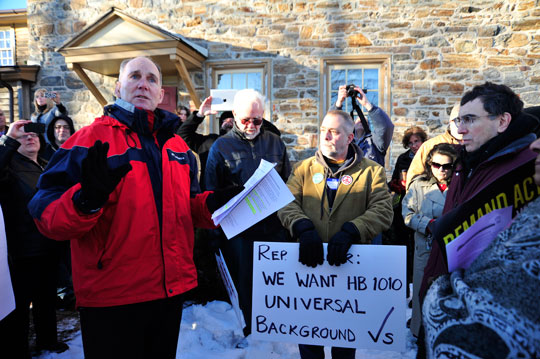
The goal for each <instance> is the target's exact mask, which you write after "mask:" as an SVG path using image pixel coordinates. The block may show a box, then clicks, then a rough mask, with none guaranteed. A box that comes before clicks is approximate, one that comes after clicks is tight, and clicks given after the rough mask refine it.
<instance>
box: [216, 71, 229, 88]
mask: <svg viewBox="0 0 540 359" xmlns="http://www.w3.org/2000/svg"><path fill="white" fill-rule="evenodd" d="M217 82H218V84H217V88H218V89H222V90H223V89H230V88H231V74H218V80H217Z"/></svg>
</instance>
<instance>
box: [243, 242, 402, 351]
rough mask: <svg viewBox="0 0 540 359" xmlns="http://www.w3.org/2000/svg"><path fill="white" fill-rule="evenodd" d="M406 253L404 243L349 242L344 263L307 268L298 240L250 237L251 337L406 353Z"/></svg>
mask: <svg viewBox="0 0 540 359" xmlns="http://www.w3.org/2000/svg"><path fill="white" fill-rule="evenodd" d="M325 253H326V244H325ZM325 256H326V254H325ZM405 258H406V255H405V247H404V246H375V245H353V246H352V247H351V249H350V251H349V260H348V262H347V263H345V264H343V265H341V266H339V267H336V266H330V265H329V264H328V263H327V262H326V261H325V262H324V264H323V265H320V266H317V267H316V268H311V267H307V266H304V265H302V264H301V263H299V262H298V244H297V243H271V242H255V246H254V257H253V314H252V317H253V319H252V335H253V338H254V339H259V340H269V341H281V342H293V343H300V344H317V345H326V346H336V347H348V348H366V349H379V350H393V351H404V350H405V331H406V327H405V322H406V316H405V311H406V308H405V307H406V297H405V296H406V280H405V260H406V259H405Z"/></svg>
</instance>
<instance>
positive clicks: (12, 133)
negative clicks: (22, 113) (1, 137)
mask: <svg viewBox="0 0 540 359" xmlns="http://www.w3.org/2000/svg"><path fill="white" fill-rule="evenodd" d="M31 123H32V122H31V121H29V120H19V121H16V122H14V123H13V124H11V125H10V126H9V130H8V132H7V133H6V136H8V137H11V138H13V139H14V140H17V141H18V140H19V138H21V137H23V136H24V135H25V134H26V132H29V131H25V130H24V126H26V125H27V124H31Z"/></svg>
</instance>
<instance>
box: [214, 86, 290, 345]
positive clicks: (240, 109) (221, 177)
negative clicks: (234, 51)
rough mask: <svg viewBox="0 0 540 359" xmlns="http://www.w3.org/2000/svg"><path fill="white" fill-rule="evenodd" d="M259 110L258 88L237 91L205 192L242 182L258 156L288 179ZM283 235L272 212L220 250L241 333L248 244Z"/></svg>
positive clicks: (277, 142) (247, 294) (280, 147)
mask: <svg viewBox="0 0 540 359" xmlns="http://www.w3.org/2000/svg"><path fill="white" fill-rule="evenodd" d="M264 108H265V99H264V97H263V96H262V95H261V94H260V93H259V92H257V91H255V90H252V89H245V90H241V91H238V92H237V93H236V96H235V97H234V103H233V115H234V127H233V129H232V130H230V131H229V132H228V133H227V134H226V135H224V136H221V137H219V138H218V139H217V140H216V142H214V144H213V145H212V148H211V149H210V153H209V155H208V161H207V163H206V177H205V181H206V189H207V190H210V191H211V190H216V189H224V188H227V187H229V186H238V185H243V184H244V183H245V182H246V181H247V180H248V179H249V178H250V177H251V175H252V174H253V173H254V172H255V170H256V169H257V167H258V166H259V163H260V162H261V160H262V159H264V160H266V161H268V162H272V163H276V164H277V165H276V167H275V169H276V171H277V173H278V174H279V175H280V176H281V178H282V179H283V180H284V181H286V180H287V178H288V177H289V174H290V172H291V165H290V163H289V157H288V155H287V150H286V147H285V143H283V141H282V140H281V138H280V137H279V136H277V135H275V134H274V133H271V132H269V131H265V130H264V129H263V128H262V123H263V115H264ZM221 235H222V234H221ZM286 239H287V234H286V231H285V229H284V228H283V227H282V226H281V222H280V221H279V219H278V217H277V214H276V213H274V214H272V215H270V216H268V217H266V218H265V219H263V220H262V221H260V222H258V223H256V224H255V225H253V226H252V227H251V228H249V229H247V230H245V231H244V232H242V233H240V234H239V235H237V236H235V237H234V238H231V239H230V240H228V241H227V242H226V243H225V245H224V246H223V248H222V250H223V254H224V256H225V260H226V262H227V266H228V268H229V271H230V272H231V276H232V278H233V281H234V284H235V286H236V289H237V291H238V296H239V302H240V308H241V309H242V311H243V313H244V318H245V320H246V328H245V329H244V334H245V335H246V336H247V335H249V334H250V333H251V289H252V276H253V242H254V241H255V240H257V241H270V242H272V241H285V240H286ZM244 344H245V343H241V345H244Z"/></svg>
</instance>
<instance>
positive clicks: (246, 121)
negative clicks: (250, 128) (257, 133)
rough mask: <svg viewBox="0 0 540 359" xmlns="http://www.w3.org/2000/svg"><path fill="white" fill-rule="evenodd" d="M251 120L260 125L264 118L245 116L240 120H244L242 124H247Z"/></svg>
mask: <svg viewBox="0 0 540 359" xmlns="http://www.w3.org/2000/svg"><path fill="white" fill-rule="evenodd" d="M250 121H251V122H253V124H254V125H255V126H260V125H261V124H262V121H263V120H262V118H259V117H252V118H250V117H248V118H243V119H241V120H240V122H242V125H247V124H248V122H250Z"/></svg>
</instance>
